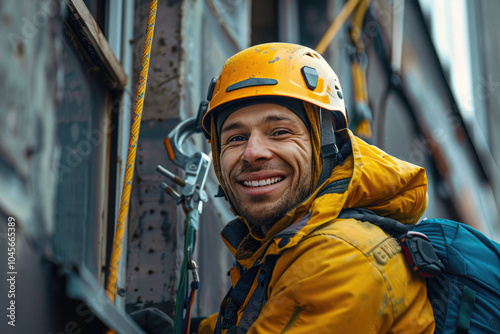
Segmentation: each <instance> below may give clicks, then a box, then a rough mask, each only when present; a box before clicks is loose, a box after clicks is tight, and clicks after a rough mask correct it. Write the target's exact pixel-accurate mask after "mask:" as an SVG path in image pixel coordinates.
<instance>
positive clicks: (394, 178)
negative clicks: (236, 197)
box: [199, 130, 434, 334]
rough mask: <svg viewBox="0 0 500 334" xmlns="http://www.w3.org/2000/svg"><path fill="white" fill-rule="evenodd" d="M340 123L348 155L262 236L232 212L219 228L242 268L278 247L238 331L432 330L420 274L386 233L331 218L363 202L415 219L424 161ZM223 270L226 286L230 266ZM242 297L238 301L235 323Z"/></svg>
mask: <svg viewBox="0 0 500 334" xmlns="http://www.w3.org/2000/svg"><path fill="white" fill-rule="evenodd" d="M345 131H346V133H344V136H345V137H348V138H350V141H351V145H352V155H350V156H349V157H348V158H347V159H345V161H344V163H343V164H342V165H338V166H337V167H335V169H334V171H333V172H332V175H331V176H330V178H329V179H328V180H327V181H326V182H325V183H324V184H323V185H322V186H321V187H319V188H318V189H317V190H316V191H315V192H314V193H313V194H312V195H311V196H310V197H309V198H308V199H306V200H305V201H304V202H303V203H301V204H300V205H299V206H297V207H296V208H295V209H293V210H292V211H291V212H289V214H288V215H287V216H286V217H284V218H283V219H281V220H280V221H279V222H278V223H276V224H275V225H274V226H273V227H272V228H271V230H270V231H269V233H268V235H267V236H266V237H265V238H259V237H258V236H256V235H252V233H251V232H250V231H249V229H248V226H246V225H245V224H244V223H243V222H242V221H241V220H236V221H233V222H231V223H230V224H228V226H226V228H225V229H224V231H223V233H222V235H223V239H224V242H225V243H226V245H227V246H228V247H229V249H230V250H231V252H232V253H233V254H235V257H236V258H237V260H238V262H239V263H240V265H241V266H243V267H245V268H247V269H248V268H250V267H252V265H253V264H254V263H255V261H256V260H257V259H258V258H259V257H261V258H262V261H264V260H265V258H266V257H267V256H268V255H270V254H281V255H280V257H279V259H278V260H277V262H276V265H275V267H274V271H273V273H272V277H271V280H270V282H269V285H268V290H267V292H268V298H269V300H268V301H267V302H266V303H265V304H264V306H263V308H262V310H261V312H260V314H259V316H258V318H257V320H256V321H255V322H254V323H253V324H252V326H251V327H250V329H249V331H248V333H290V334H298V333H308V334H310V333H349V334H351V333H363V334H364V333H433V332H434V317H433V313H432V307H431V304H430V302H429V300H428V299H427V297H426V295H427V291H426V285H425V281H424V280H423V279H421V278H420V277H418V276H416V275H413V274H412V273H411V271H410V269H409V267H408V265H407V263H406V260H405V258H404V255H403V254H402V252H401V248H400V247H399V245H398V243H397V242H396V240H395V239H393V238H391V237H389V236H388V235H387V234H386V233H384V232H383V231H382V230H381V229H380V228H378V227H376V226H374V225H372V224H370V223H367V222H361V221H357V220H355V219H341V218H336V217H337V216H338V214H339V212H340V210H342V209H343V208H366V209H369V210H372V211H374V212H375V213H377V214H378V215H381V216H387V217H390V218H393V219H396V220H398V221H400V222H402V223H406V224H414V223H416V222H417V220H418V219H419V218H420V216H421V215H422V214H423V212H424V211H425V208H426V205H427V203H426V200H427V180H426V175H425V170H424V169H423V168H421V167H418V166H415V165H412V164H410V163H407V162H404V161H401V160H399V159H396V158H394V157H392V156H389V155H388V154H387V153H385V152H383V151H382V150H380V149H378V148H376V147H374V146H371V145H368V144H367V143H365V142H363V141H362V140H361V139H359V138H357V137H355V136H354V135H353V134H352V133H351V132H350V131H349V130H345ZM245 228H246V230H245ZM242 229H243V231H246V232H245V233H242ZM231 230H233V231H231ZM234 231H236V232H234ZM242 236H244V238H243V240H242V238H241V237H242ZM283 239H285V240H283ZM263 252H264V253H263ZM230 274H231V280H232V284H233V286H234V285H235V284H236V282H237V281H238V280H239V278H240V270H239V269H238V268H237V267H235V268H233V269H231V271H230ZM256 284H257V283H256V282H255V284H254V285H253V286H252V291H253V289H255V286H256ZM250 296H251V293H250V294H249V295H248V297H247V299H246V300H245V302H244V304H243V305H242V307H241V308H240V309H239V310H238V322H239V320H240V317H241V315H242V313H243V311H244V309H245V307H246V306H247V304H248V301H249V299H250ZM221 305H225V301H224V302H223V303H222V304H221ZM221 316H222V315H221ZM216 319H217V317H216V315H213V316H211V317H209V318H207V319H206V320H205V321H204V322H202V324H201V325H200V329H199V333H200V334H204V333H213V331H214V328H215V321H216ZM226 331H227V330H223V331H222V332H223V333H225V332H226Z"/></svg>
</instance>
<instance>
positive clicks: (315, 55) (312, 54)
mask: <svg viewBox="0 0 500 334" xmlns="http://www.w3.org/2000/svg"><path fill="white" fill-rule="evenodd" d="M305 55H306V56H309V57H311V58H316V59H319V56H318V54H317V53H314V52H307V53H306V54H305Z"/></svg>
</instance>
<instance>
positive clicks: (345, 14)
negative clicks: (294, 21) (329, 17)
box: [316, 0, 360, 54]
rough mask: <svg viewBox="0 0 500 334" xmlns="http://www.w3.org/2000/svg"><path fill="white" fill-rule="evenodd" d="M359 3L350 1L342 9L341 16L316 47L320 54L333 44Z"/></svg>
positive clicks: (357, 0) (338, 16) (334, 21)
mask: <svg viewBox="0 0 500 334" xmlns="http://www.w3.org/2000/svg"><path fill="white" fill-rule="evenodd" d="M359 1H360V0H349V1H348V2H347V3H346V4H345V5H344V7H342V9H341V10H340V13H339V15H337V17H336V18H335V20H333V22H332V24H331V25H330V27H329V28H328V30H327V31H326V33H325V35H323V37H322V38H321V40H320V41H319V43H318V46H317V47H316V51H317V52H318V53H320V54H322V53H323V52H325V50H326V47H327V46H328V44H330V43H331V42H332V40H333V38H334V37H335V35H336V34H337V32H338V31H339V29H340V27H342V25H343V24H344V23H345V21H347V19H348V18H349V16H350V15H351V13H352V11H353V10H354V8H356V6H357V5H358V3H359Z"/></svg>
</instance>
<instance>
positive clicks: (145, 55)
mask: <svg viewBox="0 0 500 334" xmlns="http://www.w3.org/2000/svg"><path fill="white" fill-rule="evenodd" d="M157 5H158V1H157V0H151V4H150V6H149V17H148V26H147V28H146V39H145V40H144V48H143V52H142V69H141V74H140V76H139V84H138V87H137V95H136V98H135V109H134V116H133V120H134V122H133V124H132V128H131V131H130V142H129V147H128V155H127V164H126V166H125V179H124V180H123V191H122V198H121V203H120V212H119V214H118V220H117V222H116V228H115V237H114V240H113V249H112V251H111V263H110V265H109V277H108V284H107V286H106V293H107V295H108V296H109V298H110V299H111V300H112V301H114V300H115V292H116V280H117V276H118V268H119V266H120V257H121V253H122V244H123V235H124V234H125V222H126V219H127V214H128V208H129V201H130V192H131V189H132V177H133V176H134V165H135V156H136V150H137V140H138V139H139V127H140V125H141V117H142V107H143V105H144V95H145V91H146V83H147V80H148V69H149V59H150V55H151V44H152V42H153V32H154V28H155V19H156V7H157Z"/></svg>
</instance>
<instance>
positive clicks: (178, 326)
mask: <svg viewBox="0 0 500 334" xmlns="http://www.w3.org/2000/svg"><path fill="white" fill-rule="evenodd" d="M207 107H208V102H207V101H202V102H201V103H200V108H199V110H198V116H197V117H191V118H188V119H186V120H184V121H183V122H181V123H180V124H179V125H178V126H176V127H175V128H174V129H173V130H172V131H171V132H170V134H169V135H168V136H167V138H165V142H164V143H165V148H166V150H167V153H168V156H169V158H170V160H172V162H173V163H174V164H176V165H177V166H179V167H180V168H182V169H183V170H184V179H183V178H181V177H179V176H177V175H175V174H174V173H172V172H170V171H169V170H167V169H165V168H163V167H162V166H157V167H156V171H157V172H158V173H160V174H161V175H163V176H166V177H167V178H168V179H169V180H171V181H173V182H174V183H175V184H176V185H178V186H180V187H182V191H181V192H180V193H178V192H177V191H175V190H174V189H173V188H172V187H170V186H169V185H167V184H166V183H165V182H162V183H161V184H160V186H161V187H162V188H163V190H164V191H165V192H166V193H167V194H168V195H169V196H170V197H172V198H173V199H174V200H175V203H176V204H177V205H182V207H183V209H184V212H186V214H187V216H186V220H185V222H184V259H183V261H182V265H181V273H180V279H179V286H178V289H177V299H176V307H175V319H174V333H175V334H182V333H189V326H190V322H191V307H192V305H193V301H194V297H195V294H196V290H197V289H198V288H199V285H200V280H199V276H198V266H197V265H196V262H195V261H193V259H192V257H193V251H194V245H195V242H196V232H197V230H198V219H199V217H200V215H201V213H202V209H203V202H206V201H207V200H208V197H207V194H206V192H205V190H204V187H205V182H206V180H207V176H208V171H209V169H210V163H211V159H210V157H209V156H208V155H206V154H205V153H203V152H199V151H196V152H194V153H192V154H188V153H186V151H185V148H184V143H185V141H186V139H187V138H188V137H190V136H191V135H192V134H195V133H201V132H202V127H201V117H202V116H203V115H204V114H205V112H206V110H207ZM188 270H190V271H191V272H192V279H191V284H190V286H191V292H190V293H189V294H188V289H189V288H188V287H189V284H188V283H189V277H188V276H189V275H188Z"/></svg>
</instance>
